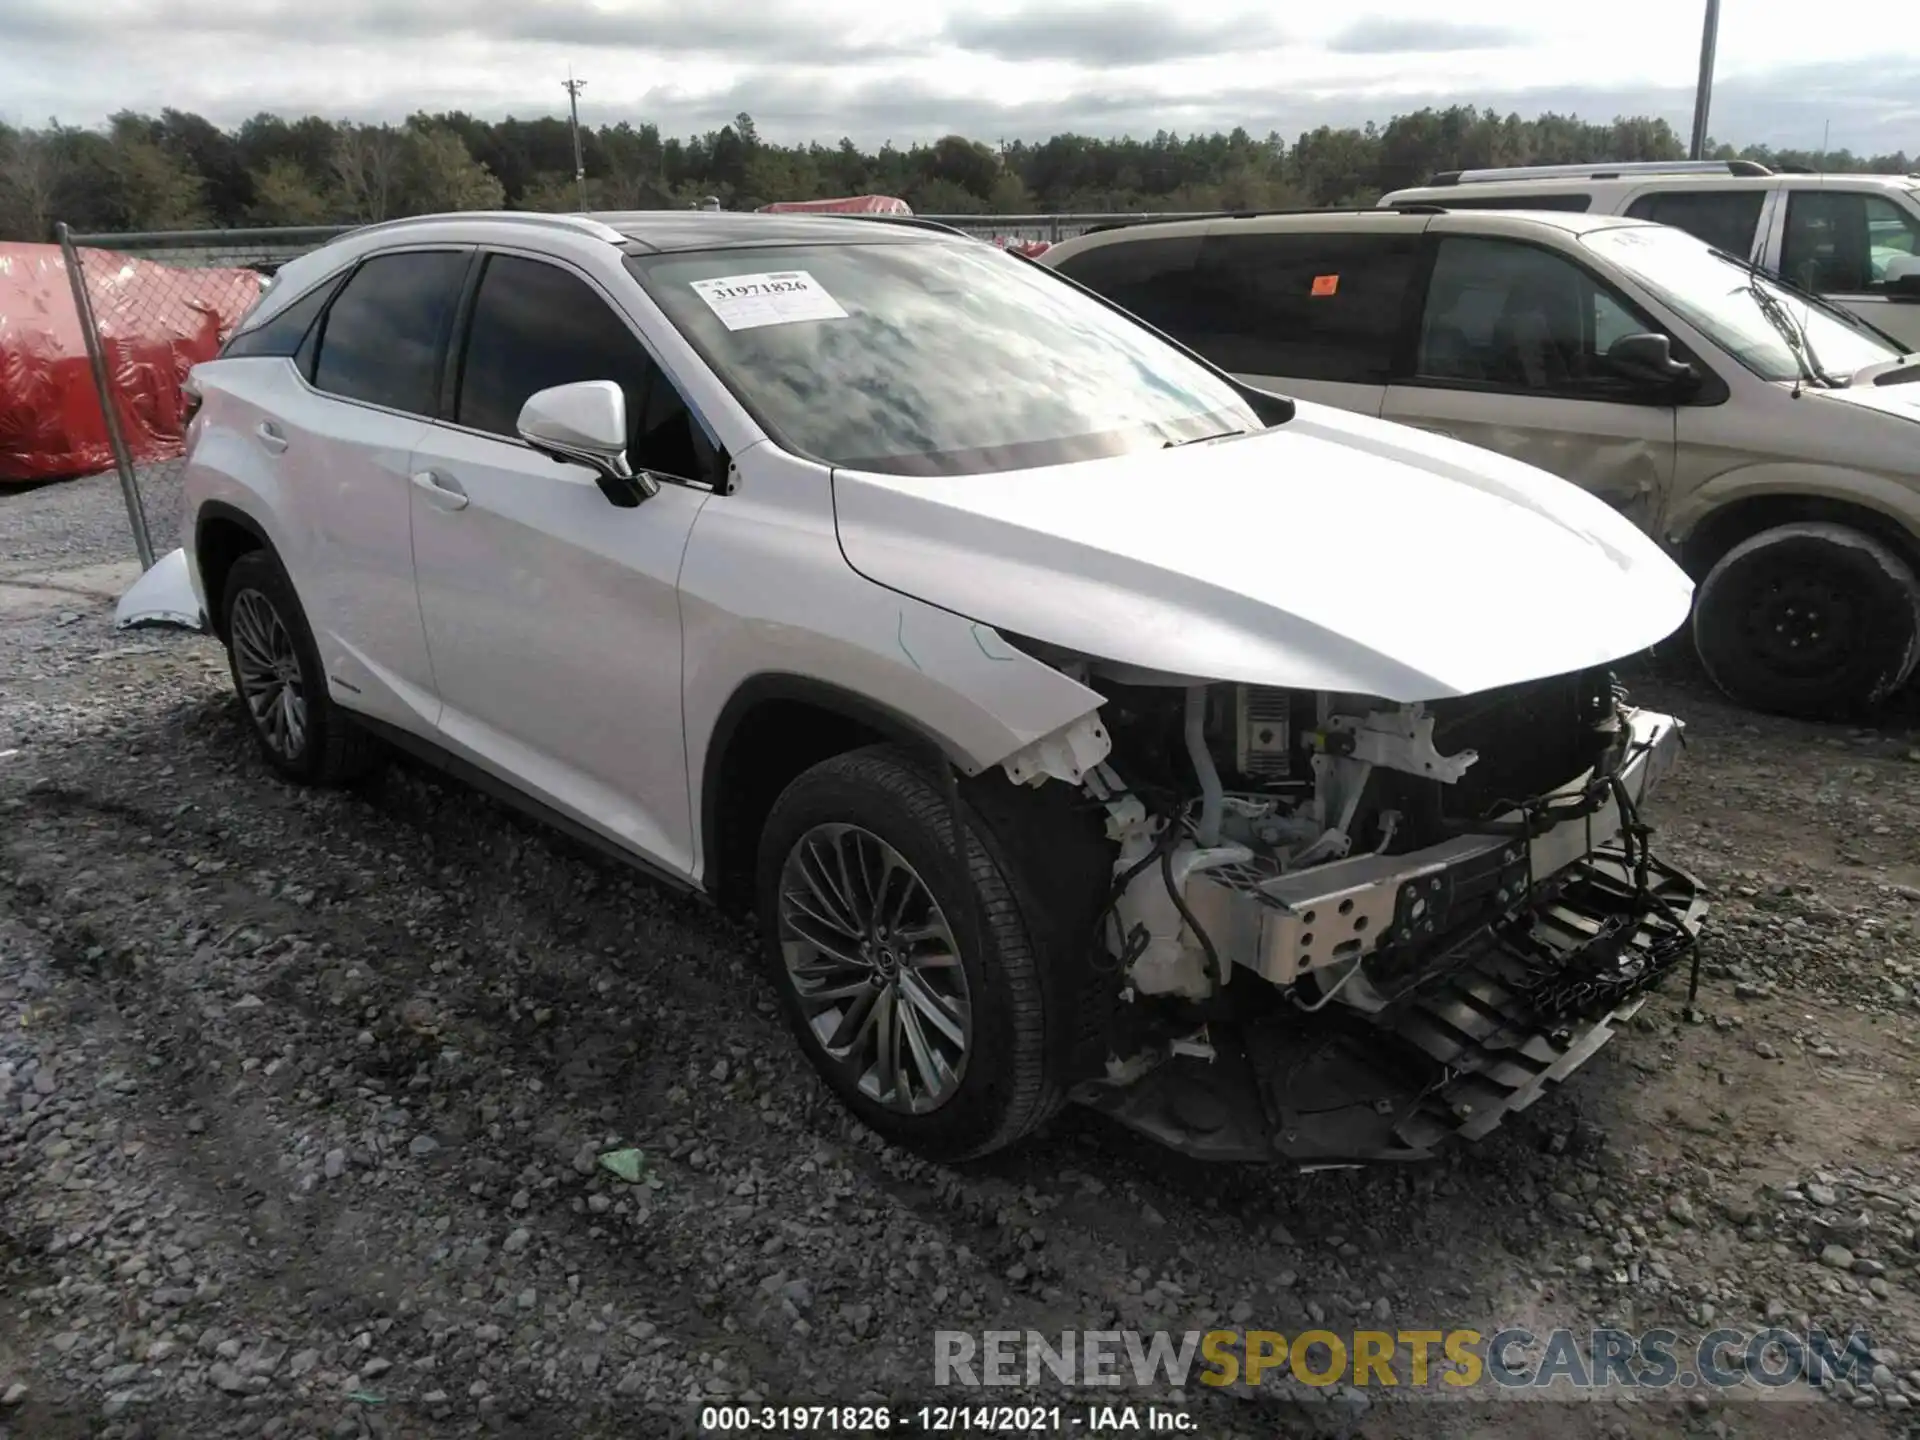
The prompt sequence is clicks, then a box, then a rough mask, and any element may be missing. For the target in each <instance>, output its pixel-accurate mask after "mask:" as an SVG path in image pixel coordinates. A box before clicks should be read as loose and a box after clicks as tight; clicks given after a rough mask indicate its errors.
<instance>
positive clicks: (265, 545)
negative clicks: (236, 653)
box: [193, 500, 280, 642]
mask: <svg viewBox="0 0 1920 1440" xmlns="http://www.w3.org/2000/svg"><path fill="white" fill-rule="evenodd" d="M254 550H265V551H266V552H267V553H268V554H270V555H273V556H275V557H276V558H277V557H278V555H279V553H280V552H279V551H278V550H276V549H275V548H274V545H273V541H272V540H271V539H269V538H268V536H267V532H266V527H264V526H263V525H261V523H260V522H259V521H258V520H256V519H254V517H253V516H251V515H249V514H247V512H246V511H244V510H242V509H240V508H239V507H238V506H235V505H229V504H227V503H226V502H225V501H223V500H209V501H207V502H206V503H205V504H203V505H202V506H201V507H200V509H199V511H198V512H197V513H196V514H195V516H194V520H193V556H194V566H195V568H196V569H197V570H198V571H199V574H200V588H201V591H202V592H203V595H204V598H205V600H206V606H207V626H208V628H209V629H210V630H212V632H213V633H214V635H215V636H217V637H218V638H219V639H220V640H221V641H223V642H224V641H225V640H226V638H227V636H226V618H225V615H226V607H225V605H224V604H223V603H222V602H223V600H224V598H225V588H226V582H227V576H228V574H229V573H230V572H231V571H232V569H233V566H234V562H235V561H237V560H239V558H240V557H241V556H242V555H245V554H247V553H249V552H250V551H254Z"/></svg>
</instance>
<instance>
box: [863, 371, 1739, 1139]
mask: <svg viewBox="0 0 1920 1440" xmlns="http://www.w3.org/2000/svg"><path fill="white" fill-rule="evenodd" d="M1278 476H1287V477H1290V478H1289V479H1286V480H1282V479H1279V478H1276V477H1278ZM1305 477H1313V479H1312V480H1311V481H1308V480H1307V479H1306V478H1305ZM835 484H836V500H837V515H836V519H837V528H838V532H839V537H840V541H841V544H842V547H843V549H844V552H845V554H846V555H847V558H848V560H849V562H850V563H851V564H852V565H853V566H854V568H855V569H856V570H857V571H859V572H860V573H861V574H862V575H864V576H866V577H867V578H869V579H871V580H874V581H876V582H877V583H879V584H882V585H885V586H888V587H889V588H890V589H892V590H894V591H896V592H898V593H904V594H911V595H915V596H917V597H919V598H920V599H921V600H923V601H925V602H927V603H929V604H933V605H937V606H940V607H942V608H943V609H945V610H947V611H949V612H950V613H952V614H954V615H957V616H967V617H970V618H971V620H972V621H973V622H975V623H976V624H977V625H981V626H991V627H993V630H994V631H995V632H996V633H997V635H998V637H999V638H1000V639H1002V640H1004V641H1005V643H1006V644H1007V645H1009V646H1011V647H1012V649H1013V650H1014V651H1016V652H1018V653H1019V655H1020V657H1021V658H1022V659H1023V660H1025V661H1026V662H1028V663H1029V664H1031V665H1032V666H1033V669H1032V671H1025V670H1022V671H1020V673H1019V674H1018V675H1017V676H1016V675H1014V674H1013V673H1012V672H1013V669H1014V667H1005V669H1006V670H1007V672H1008V673H1007V678H1006V681H1005V684H1004V685H1003V686H1000V687H993V688H992V689H991V691H990V693H992V694H994V695H1000V694H1002V693H1015V692H1018V693H1022V694H1025V693H1028V691H1029V690H1031V689H1034V688H1044V687H1045V686H1046V685H1048V684H1049V683H1051V684H1056V685H1066V686H1068V687H1070V689H1071V692H1072V693H1071V695H1070V696H1068V695H1063V696H1061V697H1060V700H1059V703H1060V705H1061V707H1062V708H1064V707H1066V706H1068V705H1077V704H1080V703H1082V700H1083V699H1084V701H1086V702H1091V705H1090V708H1085V709H1082V710H1080V711H1079V712H1078V713H1077V718H1076V719H1075V720H1074V721H1073V722H1072V723H1070V724H1066V725H1064V726H1061V725H1058V724H1057V722H1056V727H1055V728H1054V729H1053V730H1052V731H1051V732H1050V733H1047V734H1045V735H1042V736H1041V737H1040V738H1038V739H1036V740H1033V741H1031V742H1030V743H1028V744H1027V745H1025V746H1023V747H1021V748H1019V749H1018V750H1016V751H1015V752H1014V753H1012V754H1010V755H1006V756H1004V757H999V758H997V760H996V762H995V766H994V768H996V769H998V770H1000V771H1003V772H1004V775H1005V778H1006V780H1007V781H1010V782H1011V786H1010V787H1009V788H1010V789H1011V791H1012V792H1013V793H1014V795H1015V796H1016V797H1019V796H1024V797H1025V799H1024V800H1023V801H1022V800H1020V799H1018V798H1015V799H1014V800H1012V801H1010V802H1009V804H1008V807H1007V808H1008V811H1009V813H1010V815H1011V821H1010V823H1009V824H1003V826H1002V829H1003V830H1007V829H1019V828H1023V827H1024V828H1030V829H1035V830H1037V829H1039V828H1041V826H1042V823H1043V822H1042V820H1041V819H1040V817H1041V816H1043V815H1045V814H1051V813H1053V812H1056V811H1058V810H1060V809H1061V808H1062V807H1063V806H1066V805H1068V804H1069V803H1071V806H1072V809H1073V820H1072V823H1071V824H1067V823H1056V824H1054V826H1053V828H1052V829H1051V830H1050V831H1049V832H1048V835H1049V838H1048V839H1046V840H1045V841H1044V842H1042V843H1040V844H1039V845H1037V846H1035V847H1033V848H1032V849H1030V850H1029V852H1028V853H1027V854H1026V855H1025V856H1023V857H1022V860H1021V863H1022V864H1024V865H1025V866H1026V867H1027V868H1028V869H1029V870H1032V871H1034V872H1036V873H1039V874H1041V875H1042V876H1043V877H1044V878H1043V882H1042V883H1043V885H1044V886H1045V887H1046V889H1047V894H1046V896H1045V898H1044V900H1043V901H1042V905H1043V907H1044V908H1047V909H1050V910H1052V911H1054V912H1056V913H1057V914H1058V915H1060V916H1062V917H1065V918H1063V919H1061V920H1060V921H1059V923H1060V924H1061V925H1063V926H1065V927H1066V928H1067V929H1069V930H1071V931H1073V932H1075V933H1074V935H1073V937H1072V938H1071V939H1070V940H1068V941H1066V942H1063V943H1061V944H1059V945H1058V946H1057V947H1056V950H1057V953H1058V954H1059V955H1060V956H1061V958H1062V960H1063V962H1064V963H1065V964H1067V965H1068V966H1069V968H1072V969H1073V970H1074V972H1075V976H1076V984H1075V993H1074V996H1073V997H1072V998H1071V999H1069V1000H1067V1001H1066V1002H1065V1003H1066V1006H1067V1008H1069V1009H1070V1010H1071V1012H1072V1016H1073V1029H1074V1032H1075V1035H1076V1037H1077V1040H1076V1044H1077V1049H1076V1051H1075V1054H1074V1057H1073V1061H1072V1063H1071V1065H1070V1066H1068V1067H1066V1075H1065V1083H1066V1085H1067V1088H1068V1089H1069V1090H1070V1093H1071V1094H1072V1095H1073V1097H1074V1098H1075V1099H1078V1100H1080V1101H1082V1102H1083V1103H1086V1104H1088V1105H1091V1106H1094V1107H1095V1108H1097V1109H1099V1110H1102V1111H1105V1112H1106V1113H1108V1114H1109V1115H1111V1116H1113V1117H1115V1118H1116V1119H1118V1120H1120V1121H1122V1122H1124V1123H1126V1124H1127V1125H1129V1126H1132V1127H1134V1128H1136V1129H1138V1130H1141V1131H1144V1132H1146V1133H1148V1134H1150V1135H1152V1136H1154V1137H1156V1138H1157V1139H1159V1140H1161V1141H1164V1142H1166V1143H1167V1144H1170V1145H1172V1146H1174V1147H1176V1148H1177V1149H1179V1150H1182V1151H1184V1152H1186V1153H1188V1154H1191V1155H1195V1156H1202V1157H1210V1158H1220V1159H1231V1158H1254V1157H1265V1158H1284V1159H1286V1160H1290V1161H1293V1162H1296V1163H1300V1164H1305V1165H1332V1164H1343V1163H1362V1162H1367V1161H1374V1160H1386V1159H1416V1158H1420V1157H1423V1156H1426V1155H1428V1154H1431V1153H1432V1151H1433V1150H1434V1148H1435V1146H1437V1145H1439V1144H1440V1143H1442V1142H1443V1141H1446V1140H1447V1139H1448V1138H1449V1137H1462V1138H1467V1139H1472V1138H1476V1137H1478V1136H1481V1135H1484V1134H1486V1133H1487V1132H1488V1131H1490V1130H1492V1129H1493V1128H1494V1127H1495V1126H1497V1125H1498V1124H1500V1122H1501V1121H1502V1119H1503V1118H1505V1117H1506V1116H1508V1115H1511V1114H1513V1113H1514V1112H1516V1111H1519V1110H1521V1109H1524V1108H1526V1107H1527V1106H1529V1105H1531V1104H1532V1103H1533V1102H1534V1101H1535V1100H1537V1099H1538V1098H1539V1097H1540V1096H1541V1095H1542V1094H1543V1093H1544V1092H1545V1091H1546V1090H1547V1089H1549V1088H1550V1087H1551V1086H1552V1085H1553V1084H1555V1083H1556V1082H1559V1081H1561V1080H1564V1079H1565V1078H1566V1077H1567V1076H1568V1075H1569V1074H1571V1073H1572V1072H1573V1071H1574V1070H1576V1069H1577V1068H1578V1067H1579V1066H1580V1065H1582V1064H1583V1063H1584V1062H1585V1061H1586V1060H1587V1059H1589V1058H1590V1057H1591V1056H1592V1055H1593V1054H1594V1053H1595V1052H1596V1051H1597V1050H1598V1049H1599V1048H1600V1047H1601V1046H1602V1045H1603V1044H1604V1043H1605V1042H1606V1040H1607V1039H1608V1038H1609V1036H1610V1035H1611V1034H1612V1032H1613V1030H1614V1029H1615V1028H1616V1027H1617V1026H1618V1025H1619V1024H1620V1023H1621V1022H1622V1021H1623V1020H1624V1019H1625V1018H1627V1017H1628V1016H1630V1015H1631V1014H1632V1013H1633V1012H1634V1010H1635V1009H1636V1007H1637V1006H1639V1005H1640V1004H1641V1003H1643V1001H1644V998H1645V996H1646V994H1647V992H1648V991H1649V990H1650V988H1651V987H1652V986H1654V985H1655V984H1657V983H1658V982H1659V981H1660V980H1661V979H1662V978H1663V977H1665V976H1667V975H1669V974H1670V973H1672V972H1673V970H1674V969H1675V967H1676V966H1681V965H1683V964H1684V963H1685V962H1686V961H1688V959H1689V958H1690V957H1691V955H1692V954H1693V952H1694V949H1695V945H1696V938H1697V935H1698V931H1699V928H1700V925H1701V921H1702V919H1703V916H1704V913H1705V908H1706V907H1705V904H1704V901H1703V900H1702V898H1701V894H1700V891H1699V887H1698V886H1697V885H1696V884H1695V883H1694V882H1693V881H1692V880H1691V879H1689V878H1688V877H1687V876H1686V875H1684V874H1682V873H1681V872H1679V871H1678V870H1675V869H1674V868H1673V867H1672V866H1670V865H1668V864H1666V863H1664V862H1662V861H1661V860H1660V859H1658V858H1657V857H1656V856H1655V854H1654V853H1653V851H1652V849H1651V848H1650V841H1649V829H1648V826H1647V824H1646V823H1645V820H1644V818H1643V814H1642V806H1643V804H1644V802H1645V801H1646V799H1647V797H1648V795H1649V794H1650V793H1651V792H1652V790H1653V788H1654V787H1655V785H1656V784H1657V783H1658V782H1659V780H1660V779H1661V777H1662V776H1663V775H1665V774H1666V773H1667V771H1668V770H1669V769H1670V768H1671V767H1672V765H1673V763H1674V759H1675V755H1676V752H1677V751H1678V749H1679V747H1680V744H1681V733H1682V727H1681V725H1680V722H1679V721H1677V720H1675V719H1674V718H1672V717H1670V716H1667V715H1663V714H1656V713H1653V712H1651V711H1649V710H1645V709H1640V708H1637V707H1635V706H1634V705H1633V704H1631V703H1630V702H1629V701H1628V699H1627V697H1626V694H1625V692H1624V691H1623V690H1622V689H1621V687H1620V686H1619V685H1618V683H1617V682H1616V679H1615V668H1616V666H1617V665H1618V664H1619V663H1620V662H1621V661H1622V660H1624V659H1625V658H1627V657H1629V656H1632V655H1634V654H1636V653H1639V652H1642V651H1644V650H1645V649H1647V648H1648V647H1650V646H1652V645H1654V644H1657V643H1658V642H1659V641H1660V640H1662V639H1664V638H1665V637H1666V636H1668V635H1670V634H1672V633H1674V631H1675V630H1677V629H1678V628H1679V626H1680V625H1681V624H1682V623H1684V621H1685V618H1686V615H1687V613H1688V608H1689V606H1690V604H1691V599H1692V595H1691V591H1692V587H1691V583H1690V582H1689V581H1688V579H1687V577H1686V576H1685V575H1684V574H1683V573H1682V572H1681V571H1680V570H1679V569H1678V567H1676V566H1675V565H1674V564H1673V563H1672V562H1671V561H1670V560H1669V559H1668V558H1667V557H1666V556H1664V555H1663V554H1661V553H1660V551H1659V550H1658V548H1657V547H1656V546H1654V545H1653V544H1652V542H1651V541H1649V540H1648V539H1647V538H1646V537H1645V536H1644V535H1642V534H1641V533H1640V532H1638V531H1637V530H1635V529H1634V528H1633V526H1632V525H1631V524H1629V523H1628V522H1627V521H1626V520H1625V519H1624V518H1623V517H1621V516H1620V515H1619V514H1618V513H1616V512H1615V511H1613V510H1611V509H1610V508H1609V507H1607V506H1606V505H1604V504H1603V503H1602V502H1600V501H1598V500H1596V499H1595V498H1594V497H1592V496H1590V495H1587V494H1585V493H1584V492H1581V491H1579V490H1577V489H1576V488H1575V487H1573V486H1570V485H1567V484H1565V483H1564V482H1562V481H1558V480H1555V479H1553V478H1552V477H1550V476H1547V475H1545V474H1543V473H1541V472H1539V471H1537V470H1534V469H1532V468H1530V467H1527V466H1522V465H1519V464H1517V463H1515V462H1511V461H1508V460H1505V459H1502V458H1501V457H1498V456H1494V455H1491V454H1489V453H1487V452H1485V451H1480V450H1475V449H1472V448H1471V447H1468V446H1465V445H1462V444H1459V443H1458V442H1455V441H1450V440H1445V439H1443V438H1439V437H1432V436H1426V435H1422V434H1420V433H1419V432H1416V431H1411V430H1407V429H1404V428H1402V427H1398V426H1388V425H1384V424H1382V423H1381V422H1378V421H1372V420H1368V419H1365V418H1364V417H1359V416H1351V415H1345V414H1337V413H1334V412H1331V411H1327V410H1325V409H1323V408H1321V407H1316V406H1308V405H1305V404H1302V405H1300V407H1299V410H1298V414H1297V415H1296V417H1295V418H1294V419H1292V420H1291V421H1289V423H1287V424H1286V425H1284V426H1280V427H1276V428H1275V429H1272V430H1269V431H1266V432H1262V433H1260V434H1257V435H1254V436H1249V437H1246V438H1242V439H1226V440H1223V441H1220V442H1218V443H1215V444H1208V445H1194V446H1189V447H1185V448H1181V449H1176V450H1173V451H1171V452H1170V453H1169V454H1168V455H1166V456H1164V457H1156V458H1154V459H1152V460H1148V461H1142V460H1139V459H1133V458H1130V459H1126V460H1114V461H1106V462H1101V463H1098V464H1089V465H1084V466H1078V467H1065V468H1062V469H1060V470H1056V471H1054V472H1052V473H1050V474H1049V475H1047V476H1046V477H1044V481H1042V480H1041V479H1038V478H1032V477H1027V478H1022V477H1014V478H1011V479H1002V478H998V477H991V476H968V477H965V478H964V479H956V480H953V481H942V480H936V479H927V478H920V477H907V478H894V477H868V476H859V477H853V476H836V482H835ZM1276 495H1278V496H1282V497H1284V504H1283V505H1276V504H1275V496H1276ZM1254 516H1259V517H1263V523H1260V524H1248V523H1242V517H1254ZM1141 517H1150V519H1151V523H1143V520H1142V518H1141ZM1376 517H1382V518H1379V519H1376ZM969 683H973V682H969ZM1021 687H1027V688H1026V689H1022V688H1021ZM1006 713H1008V714H1012V713H1014V707H1013V706H1012V704H1011V703H1007V705H1006ZM1050 713H1057V712H1050ZM1069 788H1071V789H1072V790H1073V791H1074V792H1075V793H1074V794H1073V795H1072V796H1071V801H1070V802H1069V800H1068V798H1067V797H1066V795H1065V794H1064V792H1066V791H1068V790H1069ZM976 793H977V792H976ZM1023 805H1024V814H1023V812H1022V806H1023ZM1061 857H1077V858H1075V859H1072V860H1071V862H1070V863H1069V862H1068V861H1067V860H1063V859H1062V858H1061ZM1096 889H1097V890H1098V891H1099V892H1100V893H1098V894H1097V895H1095V894H1091V893H1090V892H1091V891H1093V890H1096ZM1085 937H1090V938H1085ZM1082 968H1084V969H1086V970H1087V971H1088V972H1089V973H1088V974H1087V976H1086V977H1085V979H1084V983H1081V981H1080V974H1079V972H1080V970H1081V969H1082Z"/></svg>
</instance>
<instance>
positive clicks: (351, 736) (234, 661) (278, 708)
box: [221, 550, 379, 785]
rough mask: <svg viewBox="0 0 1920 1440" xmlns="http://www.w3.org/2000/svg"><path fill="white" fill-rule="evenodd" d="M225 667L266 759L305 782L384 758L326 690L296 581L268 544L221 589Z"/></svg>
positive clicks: (342, 777) (348, 773)
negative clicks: (289, 576) (294, 586)
mask: <svg viewBox="0 0 1920 1440" xmlns="http://www.w3.org/2000/svg"><path fill="white" fill-rule="evenodd" d="M221 612H222V613H221V621H222V625H221V633H222V634H223V635H225V636H226V637H227V669H228V672H229V673H230V674H231V675H232V677H233V689H234V693H235V694H236V695H238V696H239V697H240V704H241V708H242V709H243V710H245V712H246V716H247V728H248V729H250V730H252V732H253V737H254V739H255V740H256V741H257V742H258V743H259V746H260V753H261V755H262V756H264V757H265V759H266V762H267V763H268V764H269V765H271V766H272V767H273V768H274V769H275V770H276V771H278V772H279V773H280V774H281V775H283V776H285V777H286V778H287V779H289V780H292V781H295V782H297V783H300V784H303V785H343V784H346V783H348V782H350V781H353V780H357V779H359V778H360V777H361V776H363V775H365V774H366V773H367V772H368V771H369V770H370V769H372V768H373V766H374V765H375V764H377V763H378V760H379V748H378V744H377V742H376V741H375V740H374V739H373V737H372V736H370V735H368V734H367V733H366V731H364V730H362V729H361V728H360V727H359V726H358V725H356V724H355V723H354V721H353V717H352V716H351V715H349V714H347V713H346V712H345V711H344V710H342V709H341V708H340V707H339V706H337V705H335V704H334V703H333V700H332V699H331V697H329V696H328V694H327V683H326V674H325V672H324V671H322V669H321V668H320V656H319V652H318V650H317V649H316V647H315V646H314V643H313V631H312V630H311V629H310V628H308V625H307V616H306V612H305V611H304V610H302V609H301V607H300V599H299V596H297V595H296V594H295V593H294V589H293V582H292V581H291V580H290V579H288V578H287V573H286V571H285V570H283V569H282V568H281V566H280V563H279V561H278V560H277V559H275V558H274V557H273V556H272V555H271V554H270V553H268V552H267V551H264V550H251V551H249V552H247V553H246V554H245V555H242V556H241V557H240V558H239V559H238V560H236V561H235V562H234V564H233V568H232V570H230V571H229V572H228V573H227V580H226V584H225V586H224V587H223V589H222V592H221Z"/></svg>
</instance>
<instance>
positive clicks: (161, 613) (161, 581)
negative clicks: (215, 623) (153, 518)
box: [113, 549, 207, 635]
mask: <svg viewBox="0 0 1920 1440" xmlns="http://www.w3.org/2000/svg"><path fill="white" fill-rule="evenodd" d="M113 623H114V624H115V625H117V626H118V627H119V628H121V629H122V630H132V629H135V628H138V627H141V626H148V625H169V626H173V627H175V628H178V629H181V630H194V631H198V632H199V633H200V634H203V635H204V634H206V633H207V615H206V611H205V610H204V609H202V608H201V605H200V596H199V594H198V593H197V592H196V591H195V590H194V586H193V573H192V571H191V570H190V569H189V567H188V564H187V552H186V551H185V550H184V549H180V550H172V551H169V552H168V553H167V554H165V555H162V556H161V557H160V558H159V559H158V560H156V561H154V563H153V568H152V569H151V570H149V571H147V573H146V574H144V575H142V576H141V577H140V578H139V579H138V580H136V581H134V582H133V585H132V586H131V587H130V588H129V589H128V590H127V593H126V594H124V595H122V596H121V597H120V603H119V605H117V606H116V607H115V608H114V612H113Z"/></svg>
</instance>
